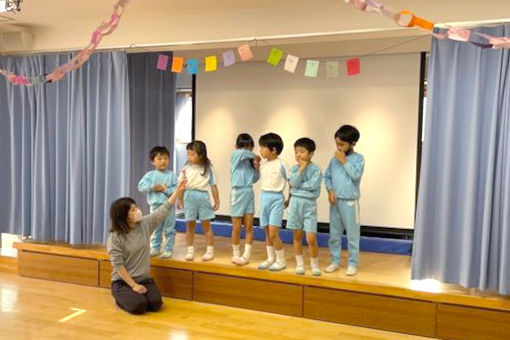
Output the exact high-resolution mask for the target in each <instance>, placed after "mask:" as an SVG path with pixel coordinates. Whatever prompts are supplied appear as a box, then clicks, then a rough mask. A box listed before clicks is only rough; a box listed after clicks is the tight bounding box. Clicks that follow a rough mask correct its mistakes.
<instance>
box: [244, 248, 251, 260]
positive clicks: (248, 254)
mask: <svg viewBox="0 0 510 340" xmlns="http://www.w3.org/2000/svg"><path fill="white" fill-rule="evenodd" d="M243 257H244V258H245V259H247V260H249V259H250V257H251V244H245V245H244V253H243Z"/></svg>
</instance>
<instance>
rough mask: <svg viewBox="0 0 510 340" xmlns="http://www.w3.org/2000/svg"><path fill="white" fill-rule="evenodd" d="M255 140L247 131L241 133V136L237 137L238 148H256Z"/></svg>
mask: <svg viewBox="0 0 510 340" xmlns="http://www.w3.org/2000/svg"><path fill="white" fill-rule="evenodd" d="M254 147H255V142H254V141H253V138H251V136H250V135H249V134H247V133H241V134H240V135H239V136H237V139H236V148H238V149H244V148H254Z"/></svg>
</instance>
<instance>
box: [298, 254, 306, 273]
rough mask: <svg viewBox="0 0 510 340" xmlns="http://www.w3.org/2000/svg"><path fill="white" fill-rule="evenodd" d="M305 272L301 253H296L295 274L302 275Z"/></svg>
mask: <svg viewBox="0 0 510 340" xmlns="http://www.w3.org/2000/svg"><path fill="white" fill-rule="evenodd" d="M304 273H305V263H304V260H303V255H302V254H301V255H296V274H299V275H303V274H304Z"/></svg>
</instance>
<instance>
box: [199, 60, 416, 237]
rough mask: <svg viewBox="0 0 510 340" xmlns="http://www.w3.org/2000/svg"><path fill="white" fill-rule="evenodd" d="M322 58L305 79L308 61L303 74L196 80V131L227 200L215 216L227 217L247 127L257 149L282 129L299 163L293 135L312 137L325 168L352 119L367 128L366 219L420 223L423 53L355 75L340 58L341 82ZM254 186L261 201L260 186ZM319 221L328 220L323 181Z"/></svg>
mask: <svg viewBox="0 0 510 340" xmlns="http://www.w3.org/2000/svg"><path fill="white" fill-rule="evenodd" d="M320 61H321V65H320V69H319V76H318V77H317V78H307V77H305V76H304V75H303V74H304V64H305V63H304V62H303V61H301V62H300V65H299V66H298V68H297V70H296V73H295V74H292V73H289V72H286V71H284V69H283V65H282V64H280V66H278V67H274V66H271V65H269V64H267V63H266V62H245V63H242V62H239V63H237V64H235V65H233V66H232V67H229V68H222V67H220V68H219V69H218V71H216V72H207V73H206V72H202V73H200V74H199V75H198V76H197V87H196V103H197V104H196V105H197V106H196V116H195V131H196V135H195V137H196V139H200V140H203V141H204V142H205V143H206V144H207V147H208V151H209V156H210V158H211V160H212V163H213V166H214V167H215V169H216V172H217V174H218V178H219V184H218V186H219V191H220V200H221V206H220V210H219V211H218V212H217V213H218V214H221V215H228V214H229V196H230V185H229V182H230V178H229V174H230V155H231V153H232V152H233V150H234V145H235V138H236V137H237V135H238V134H239V133H242V132H246V133H249V134H251V135H252V137H253V138H254V140H255V143H256V148H255V152H258V144H257V141H258V138H259V136H260V135H262V134H264V133H267V132H275V133H278V134H279V135H280V136H281V137H282V138H283V140H284V143H285V146H284V150H283V152H282V154H281V158H283V159H284V160H285V161H286V162H287V164H288V165H293V164H295V161H294V152H293V144H294V141H295V140H296V139H298V138H300V137H305V136H306V137H310V138H312V139H313V140H315V142H316V144H317V151H316V152H315V156H314V158H313V161H314V162H315V163H316V164H318V165H320V166H321V168H322V169H323V171H325V170H326V167H327V165H328V162H329V160H330V159H331V157H332V155H333V153H334V151H335V143H334V137H333V136H334V133H335V131H336V129H338V127H340V125H342V124H352V125H355V126H356V127H357V128H358V129H359V130H360V133H361V138H360V140H359V142H358V145H357V147H356V151H357V152H360V153H361V154H363V155H364V156H365V162H366V164H365V172H364V175H363V178H362V184H361V199H360V206H361V224H362V225H367V226H378V227H393V228H405V229H412V228H413V227H414V209H415V182H416V164H417V161H416V155H417V138H418V137H417V130H418V117H419V114H418V101H419V82H420V79H419V78H420V54H419V53H413V54H396V55H383V56H371V57H365V58H363V59H361V73H360V74H359V75H357V76H351V77H349V76H347V75H346V74H345V73H346V71H345V63H343V62H341V63H340V76H339V77H338V78H327V77H326V72H325V62H326V61H328V60H325V59H321V60H320ZM283 62H284V61H282V63H283ZM254 189H255V195H256V200H258V194H259V187H258V185H255V187H254ZM286 195H287V190H286ZM255 215H256V217H257V216H258V209H256V214H255ZM318 218H319V221H320V222H326V223H327V222H329V203H328V201H327V195H326V192H325V189H324V186H323V187H322V192H321V196H320V197H319V199H318Z"/></svg>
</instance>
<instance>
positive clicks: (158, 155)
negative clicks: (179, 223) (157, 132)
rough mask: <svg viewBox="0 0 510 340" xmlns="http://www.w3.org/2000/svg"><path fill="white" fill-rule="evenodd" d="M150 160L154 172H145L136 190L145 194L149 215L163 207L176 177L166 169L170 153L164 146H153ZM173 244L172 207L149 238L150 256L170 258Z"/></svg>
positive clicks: (173, 210)
mask: <svg viewBox="0 0 510 340" xmlns="http://www.w3.org/2000/svg"><path fill="white" fill-rule="evenodd" d="M150 160H151V162H152V165H153V166H154V168H155V169H154V170H152V171H149V172H147V173H146V174H145V175H144V176H143V178H142V179H141V180H140V183H138V190H139V191H140V192H143V193H147V203H148V204H149V206H150V209H151V213H152V212H153V211H154V210H156V209H157V208H159V207H160V206H161V205H163V204H164V203H165V202H166V201H167V200H168V197H170V196H171V195H172V193H173V192H174V191H175V189H176V188H177V176H176V175H175V174H174V173H173V171H170V170H168V169H167V166H168V164H169V163H170V153H169V152H168V149H167V148H165V147H164V146H155V147H154V148H152V150H151V151H150ZM162 234H164V235H165V243H164V245H163V252H161V244H162ZM174 244H175V208H174V206H173V205H172V207H171V211H170V214H169V215H168V217H167V218H166V219H165V220H164V221H163V223H162V224H161V225H160V226H158V227H157V228H156V229H155V230H154V232H153V234H152V237H151V251H150V255H151V256H156V255H158V254H160V253H161V255H160V258H170V257H172V252H173V249H174Z"/></svg>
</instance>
